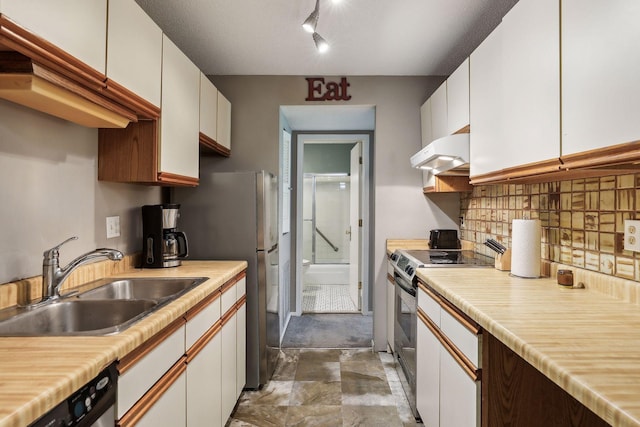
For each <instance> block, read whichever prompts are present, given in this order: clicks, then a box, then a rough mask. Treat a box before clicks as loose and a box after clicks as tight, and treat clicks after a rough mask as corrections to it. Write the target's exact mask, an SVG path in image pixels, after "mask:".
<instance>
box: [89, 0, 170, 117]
mask: <svg viewBox="0 0 640 427" xmlns="http://www.w3.org/2000/svg"><path fill="white" fill-rule="evenodd" d="M85 1H86V0H85ZM88 3H91V2H88ZM161 71H162V30H161V29H160V27H158V26H157V25H156V24H155V22H153V20H152V19H151V18H150V17H149V16H148V15H147V14H146V13H145V12H144V11H143V10H142V8H140V6H138V4H137V3H136V2H135V1H133V0H109V23H108V43H107V73H106V74H107V77H108V78H109V79H111V80H113V81H115V82H116V83H118V84H120V85H122V86H124V87H125V88H127V89H129V90H130V91H132V92H133V93H135V94H136V95H138V96H140V97H141V98H143V99H145V100H146V101H149V102H150V103H152V104H153V105H155V106H156V107H158V108H160V91H161Z"/></svg>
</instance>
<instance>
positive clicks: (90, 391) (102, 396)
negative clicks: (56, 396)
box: [30, 362, 118, 427]
mask: <svg viewBox="0 0 640 427" xmlns="http://www.w3.org/2000/svg"><path fill="white" fill-rule="evenodd" d="M117 382H118V371H117V369H116V362H114V363H112V364H111V365H109V366H108V367H107V368H106V369H104V370H103V371H102V372H100V374H99V375H98V376H96V377H95V378H93V379H92V380H91V381H89V382H88V383H86V384H85V385H84V386H83V387H81V388H80V389H79V390H77V391H76V392H74V393H73V394H71V396H69V397H68V398H67V399H66V400H64V401H62V402H60V403H59V404H58V405H57V406H56V407H55V408H53V409H52V410H51V411H49V412H48V413H46V414H45V415H43V416H42V417H40V418H39V419H38V420H36V421H35V422H34V423H32V424H31V425H30V427H63V426H64V427H72V426H73V427H84V426H90V425H92V424H93V423H94V422H95V421H96V420H97V419H98V418H100V416H101V415H102V414H103V413H105V412H106V411H107V410H108V409H109V408H111V406H113V405H114V404H115V398H116V385H117Z"/></svg>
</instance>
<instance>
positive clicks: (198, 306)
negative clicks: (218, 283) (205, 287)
mask: <svg viewBox="0 0 640 427" xmlns="http://www.w3.org/2000/svg"><path fill="white" fill-rule="evenodd" d="M220 295H221V293H220V289H217V290H215V291H213V292H212V293H211V294H209V295H207V296H206V297H205V299H203V300H202V301H200V302H199V303H198V304H196V305H195V306H193V307H192V308H190V309H189V311H187V312H186V313H185V315H184V317H185V319H187V322H188V321H189V320H191V319H193V318H194V317H195V316H196V315H197V314H198V313H200V312H201V311H202V310H204V309H205V308H206V307H207V306H208V305H209V304H211V303H212V302H213V301H215V300H216V299H218V298H220Z"/></svg>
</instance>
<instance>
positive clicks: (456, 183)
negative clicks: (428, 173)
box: [422, 175, 473, 194]
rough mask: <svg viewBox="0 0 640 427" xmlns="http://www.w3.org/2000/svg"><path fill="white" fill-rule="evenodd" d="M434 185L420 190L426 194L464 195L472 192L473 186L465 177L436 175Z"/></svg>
mask: <svg viewBox="0 0 640 427" xmlns="http://www.w3.org/2000/svg"><path fill="white" fill-rule="evenodd" d="M434 178H435V185H429V186H426V187H423V188H422V192H423V193H425V194H428V193H464V192H470V191H473V185H471V183H470V181H469V176H466V175H460V176H456V175H438V176H435V177H434Z"/></svg>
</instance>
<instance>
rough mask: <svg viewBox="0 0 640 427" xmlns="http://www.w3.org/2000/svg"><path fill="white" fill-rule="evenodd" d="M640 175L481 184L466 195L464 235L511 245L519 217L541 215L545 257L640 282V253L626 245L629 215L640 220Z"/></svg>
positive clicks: (479, 243) (480, 246) (479, 246)
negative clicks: (532, 182)
mask: <svg viewBox="0 0 640 427" xmlns="http://www.w3.org/2000/svg"><path fill="white" fill-rule="evenodd" d="M638 211H640V174H628V175H617V176H606V177H593V178H584V179H575V180H567V181H554V182H548V183H540V184H497V185H485V186H476V187H474V189H473V192H471V193H465V194H463V195H462V196H461V217H462V223H461V225H460V231H461V233H460V234H461V238H462V239H464V240H471V241H473V242H476V250H478V251H480V252H483V253H486V254H488V255H492V256H493V255H494V253H493V252H492V251H491V250H489V249H488V248H487V247H485V246H484V245H483V243H484V241H485V240H486V239H488V238H493V239H496V240H498V241H499V242H501V243H503V244H504V245H505V246H507V247H511V222H512V220H514V219H521V218H530V219H536V218H537V219H540V222H541V225H542V248H541V256H542V259H543V260H547V261H553V262H558V263H562V264H566V265H570V266H575V267H580V268H585V269H588V270H592V271H597V272H600V273H604V274H608V275H612V276H617V277H621V278H625V279H631V280H636V281H640V253H637V254H636V253H634V252H630V251H625V250H624V245H623V241H624V238H623V236H624V234H623V233H624V220H625V219H640V215H637V214H636V212H638Z"/></svg>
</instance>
